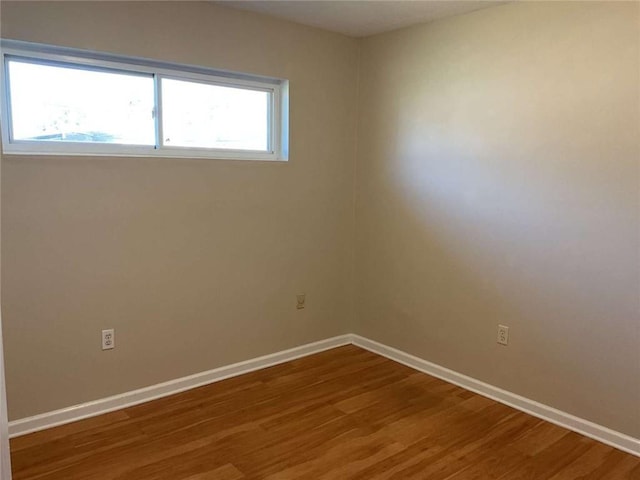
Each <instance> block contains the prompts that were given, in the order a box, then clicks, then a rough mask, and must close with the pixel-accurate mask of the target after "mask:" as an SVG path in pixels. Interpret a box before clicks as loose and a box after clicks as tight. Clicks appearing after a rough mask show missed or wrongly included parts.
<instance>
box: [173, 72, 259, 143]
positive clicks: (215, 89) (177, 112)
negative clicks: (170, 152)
mask: <svg viewBox="0 0 640 480" xmlns="http://www.w3.org/2000/svg"><path fill="white" fill-rule="evenodd" d="M270 100H271V94H270V93H269V92H263V91H257V90H247V89H243V88H231V87H221V86H218V85H209V84H204V83H196V82H189V81H183V80H173V79H168V78H163V79H162V128H163V134H164V139H163V140H164V142H163V143H164V145H169V146H179V147H200V148H223V149H233V150H259V151H268V150H269V103H270Z"/></svg>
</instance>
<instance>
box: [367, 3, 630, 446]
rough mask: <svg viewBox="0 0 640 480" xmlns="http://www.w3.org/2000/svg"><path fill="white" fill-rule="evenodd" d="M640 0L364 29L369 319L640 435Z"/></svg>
mask: <svg viewBox="0 0 640 480" xmlns="http://www.w3.org/2000/svg"><path fill="white" fill-rule="evenodd" d="M639 8H640V4H638V3H611V2H604V3H594V2H583V3H578V2H574V3H557V2H551V3H545V2H536V3H514V4H508V5H505V6H500V7H496V8H489V9H486V10H483V11H479V12H475V13H472V14H469V15H464V16H459V17H454V18H450V19H446V20H443V21H438V22H435V23H433V24H430V25H426V26H419V27H414V28H409V29H405V30H401V31H398V32H394V33H390V34H386V35H380V36H376V37H372V38H369V39H366V40H365V41H364V42H363V43H362V52H361V72H360V78H361V83H360V92H361V93H360V95H361V96H360V122H359V147H358V149H359V154H358V161H357V174H356V177H357V200H356V206H357V216H356V218H357V228H356V236H357V238H356V252H357V253H356V258H357V262H356V266H357V267H356V272H357V295H356V305H357V306H358V310H357V316H358V325H357V328H356V331H357V332H358V333H360V334H363V335H365V336H367V337H370V338H373V339H375V340H379V341H382V342H384V343H386V344H390V345H392V346H395V347H398V348H400V349H402V350H405V351H408V352H410V353H413V354H416V355H418V356H420V357H423V358H426V359H428V360H431V361H433V362H435V363H438V364H440V365H444V366H446V367H449V368H452V369H454V370H457V371H459V372H462V373H465V374H468V375H470V376H473V377H476V378H478V379H481V380H484V381H487V382H489V383H491V384H494V385H497V386H500V387H503V388H505V389H507V390H510V391H512V392H516V393H519V394H521V395H524V396H526V397H529V398H532V399H535V400H539V401H541V402H543V403H546V404H548V405H551V406H554V407H557V408H559V409H561V410H565V411H567V412H570V413H573V414H576V415H578V416H580V417H584V418H586V419H589V420H592V421H594V422H598V423H600V424H602V425H606V426H608V427H611V428H613V429H616V430H619V431H621V432H625V433H627V434H630V435H634V436H636V437H640V315H639V293H640V279H639V269H640V258H639V252H640V250H639V249H640V240H639V226H640V223H639V213H640V212H639V195H638V194H639V176H638V173H639V170H638V167H639V158H640V136H639V128H640V113H639V112H640V96H639V88H640V78H639V71H640V63H639V62H640V38H639V34H640V30H639V25H640V24H639V14H640V11H639ZM498 323H504V324H506V325H508V326H509V327H510V334H511V342H510V345H509V346H508V347H506V348H505V347H501V346H499V345H497V344H496V325H497V324H498Z"/></svg>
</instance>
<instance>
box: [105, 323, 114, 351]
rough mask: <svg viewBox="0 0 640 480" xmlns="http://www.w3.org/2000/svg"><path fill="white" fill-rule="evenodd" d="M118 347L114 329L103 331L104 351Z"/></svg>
mask: <svg viewBox="0 0 640 480" xmlns="http://www.w3.org/2000/svg"><path fill="white" fill-rule="evenodd" d="M115 346H116V332H115V330H114V329H113V328H110V329H109V330H102V350H111V349H112V348H113V347H115Z"/></svg>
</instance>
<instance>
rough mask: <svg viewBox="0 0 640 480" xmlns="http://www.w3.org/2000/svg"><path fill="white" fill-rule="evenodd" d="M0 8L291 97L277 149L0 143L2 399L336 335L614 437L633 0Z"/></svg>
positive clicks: (635, 419)
mask: <svg viewBox="0 0 640 480" xmlns="http://www.w3.org/2000/svg"><path fill="white" fill-rule="evenodd" d="M1 14H2V36H3V37H5V38H16V39H22V40H31V41H36V42H45V43H53V44H60V45H68V46H74V47H82V48H89V49H96V50H103V51H111V52H116V53H123V54H128V55H140V56H144V57H151V58H158V59H162V60H168V61H177V62H185V63H195V64H204V65H210V66H213V67H217V68H227V69H231V70H238V71H247V72H251V73H256V74H264V75H272V76H279V77H286V78H289V79H290V80H291V106H292V111H291V141H292V144H291V160H290V162H289V163H286V164H284V163H277V164H275V163H257V162H238V161H236V162H228V161H205V160H194V161H191V160H170V159H165V160H156V159H127V158H112V159H105V158H102V159H91V158H61V157H56V158H53V157H51V158H42V157H38V158H36V157H33V158H25V157H5V159H4V161H3V166H2V168H3V172H2V174H3V175H2V189H3V192H2V195H3V199H2V200H3V202H2V203H3V205H2V228H3V242H2V254H3V265H2V274H3V284H2V289H3V309H4V317H3V320H4V322H5V325H4V329H5V335H6V340H7V344H6V350H7V351H6V356H7V365H6V366H7V376H8V379H7V380H8V389H9V392H8V393H9V400H10V414H11V417H12V418H20V417H24V416H26V415H31V414H34V413H40V412H43V411H47V410H51V409H54V408H60V407H64V406H68V405H72V404H76V403H79V402H83V401H87V400H91V399H95V398H99V397H103V396H106V395H110V394H114V393H119V392H122V391H126V390H130V389H133V388H136V387H141V386H144V385H149V384H153V383H156V382H159V381H163V380H167V379H171V378H175V377H179V376H182V375H186V374H190V373H194V372H198V371H202V370H206V369H209V368H213V367H216V366H219V365H223V364H228V363H231V362H234V361H238V360H242V359H246V358H250V357H254V356H257V355H260V354H264V353H269V352H272V351H276V350H279V349H283V348H287V347H291V346H294V345H299V344H302V343H305V342H309V341H313V340H317V339H320V338H325V337H329V336H332V335H336V334H340V333H345V332H348V331H355V332H356V333H360V334H362V335H365V336H368V337H371V338H373V339H375V340H379V341H381V342H383V343H386V344H389V345H393V346H395V347H398V348H401V349H403V350H406V351H408V352H411V353H413V354H416V355H418V356H421V357H423V358H426V359H428V360H431V361H433V362H436V363H439V364H441V365H444V366H447V367H449V368H452V369H455V370H457V371H460V372H462V373H466V374H468V375H471V376H474V377H476V378H479V379H481V380H484V381H487V382H489V383H492V384H495V385H498V386H501V387H503V388H506V389H508V390H511V391H513V392H516V393H519V394H522V395H524V396H527V397H530V398H533V399H536V400H539V401H541V402H543V403H547V404H549V405H552V406H555V407H557V408H560V409H562V410H565V411H568V412H571V413H574V414H576V415H578V416H581V417H584V418H587V419H589V420H592V421H595V422H598V423H601V424H603V425H606V426H609V427H611V428H614V429H616V430H619V431H622V432H625V433H628V434H631V435H635V436H640V407H639V405H640V383H639V382H638V378H639V377H640V353H639V352H640V349H639V346H640V312H639V293H640V278H639V277H640V271H639V269H640V257H639V256H640V238H639V233H640V232H639V226H640V218H639V215H640V211H639V209H640V204H639V203H638V201H639V199H640V198H639V196H638V195H639V183H638V182H639V176H638V173H639V170H638V166H639V165H638V161H639V157H640V144H639V133H640V132H639V130H638V129H639V128H640V127H639V125H640V113H639V112H640V96H639V92H638V88H639V84H640V78H639V71H640V64H639V58H640V51H639V48H640V47H639V45H640V38H639V35H640V34H639V29H638V18H639V15H640V10H639V5H638V4H637V3H636V4H632V3H626V4H615V3H607V4H605V3H586V2H585V3H560V2H554V3H543V2H539V3H526V4H525V3H517V4H508V5H505V6H500V7H496V8H490V9H487V10H484V11H479V12H475V13H472V14H469V15H464V16H460V17H455V18H450V19H445V20H441V21H437V22H434V23H432V24H429V25H425V26H418V27H413V28H409V29H404V30H401V31H398V32H394V33H390V34H385V35H380V36H376V37H372V38H368V39H364V40H362V41H355V40H351V39H348V38H345V37H342V36H339V35H334V34H330V33H325V32H321V31H319V30H314V29H311V28H306V27H302V26H296V25H293V24H291V23H287V22H281V21H277V20H272V19H268V18H266V17H260V16H256V15H252V14H248V13H245V12H239V11H234V10H230V9H225V8H221V7H216V6H213V5H210V4H200V5H193V4H184V3H183V4H182V5H180V6H177V5H176V4H172V3H165V2H154V4H153V5H151V3H150V2H149V3H146V4H135V3H130V2H127V3H120V2H113V3H93V2H90V3H74V4H73V5H64V4H60V3H55V4H54V3H46V2H45V3H42V4H34V3H30V2H24V3H10V2H9V3H5V2H3V3H2V10H1ZM359 48H361V59H360V85H359V89H360V105H359V119H358V118H356V116H357V115H356V111H357V106H356V104H355V99H356V93H357V88H358V86H357V85H356V83H357V76H358V71H357V70H358V62H359V60H358V55H359V53H358V50H359ZM356 121H358V122H359V125H358V135H357V141H358V151H359V153H358V155H357V166H356V170H357V174H356V176H357V185H356V192H355V193H356V222H355V225H354V221H353V207H354V205H353V198H352V195H353V183H354V174H353V172H354V170H353V169H354V159H355V156H356V155H355V147H356V145H355V143H356V135H355V133H356ZM354 228H355V232H356V238H355V244H354V242H353V240H354V239H353V232H354ZM354 246H355V249H354V248H352V247H354ZM354 250H355V252H356V263H355V267H356V271H357V275H356V281H355V282H353V278H352V268H353V261H352V260H353V253H354ZM354 283H355V290H356V299H355V300H356V303H355V305H356V306H357V312H355V313H356V315H355V316H354V310H353V304H352V303H351V301H350V298H351V296H352V292H353V290H352V288H353V285H354ZM302 290H304V291H306V292H307V294H308V307H307V309H306V310H304V311H301V312H298V311H296V310H295V308H294V306H295V305H294V304H295V293H297V292H299V291H302ZM498 323H504V324H507V325H509V326H510V327H511V342H510V345H509V347H506V348H505V347H500V346H498V345H497V344H496V343H495V337H496V325H497V324H498ZM106 327H115V328H116V331H117V348H116V349H115V350H114V351H112V352H106V353H103V352H101V351H100V349H99V331H100V330H101V329H102V328H106Z"/></svg>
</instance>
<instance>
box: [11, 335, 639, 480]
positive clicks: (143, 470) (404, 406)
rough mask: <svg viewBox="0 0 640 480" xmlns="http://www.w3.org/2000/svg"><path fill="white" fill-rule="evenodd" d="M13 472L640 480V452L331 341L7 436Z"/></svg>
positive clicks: (23, 476)
mask: <svg viewBox="0 0 640 480" xmlns="http://www.w3.org/2000/svg"><path fill="white" fill-rule="evenodd" d="M11 451H12V460H13V469H14V478H15V480H36V479H37V480H295V479H305V480H316V479H325V480H331V479H338V480H411V479H416V480H418V479H419V480H425V479H428V480H525V479H531V480H574V479H575V480H577V479H581V480H640V458H638V457H634V456H632V455H628V454H626V453H623V452H621V451H619V450H615V449H613V448H611V447H609V446H606V445H604V444H601V443H598V442H596V441H594V440H591V439H588V438H586V437H582V436H580V435H578V434H576V433H573V432H570V431H569V430H566V429H563V428H561V427H557V426H555V425H552V424H550V423H548V422H545V421H542V420H539V419H537V418H534V417H532V416H529V415H526V414H524V413H522V412H519V411H517V410H514V409H513V408H510V407H508V406H505V405H502V404H499V403H497V402H495V401H493V400H490V399H488V398H486V397H482V396H480V395H476V394H475V393H473V392H469V391H466V390H464V389H462V388H460V387H457V386H455V385H451V384H449V383H446V382H444V381H442V380H439V379H437V378H434V377H430V376H428V375H425V374H423V373H419V372H416V371H415V370H412V369H410V368H408V367H406V366H403V365H400V364H398V363H395V362H393V361H391V360H388V359H386V358H384V357H381V356H378V355H375V354H373V353H370V352H368V351H365V350H362V349H360V348H357V347H355V346H352V345H349V346H345V347H339V348H335V349H332V350H328V351H325V352H321V353H319V354H316V355H312V356H309V357H305V358H300V359H297V360H294V361H292V362H287V363H284V364H281V365H277V366H274V367H270V368H267V369H264V370H259V371H256V372H251V373H248V374H246V375H242V376H239V377H234V378H230V379H227V380H224V381H221V382H218V383H214V384H211V385H207V386H204V387H200V388H196V389H193V390H190V391H187V392H183V393H180V394H177V395H173V396H170V397H166V398H162V399H159V400H155V401H153V402H149V403H146V404H142V405H137V406H133V407H130V408H126V409H124V410H120V411H118V412H113V413H109V414H106V415H102V416H99V417H94V418H90V419H87V420H82V421H79V422H75V423H72V424H68V425H63V426H61V427H57V428H53V429H50V430H47V431H43V432H37V433H33V434H30V435H25V436H22V437H18V438H15V439H13V440H12V441H11Z"/></svg>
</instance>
